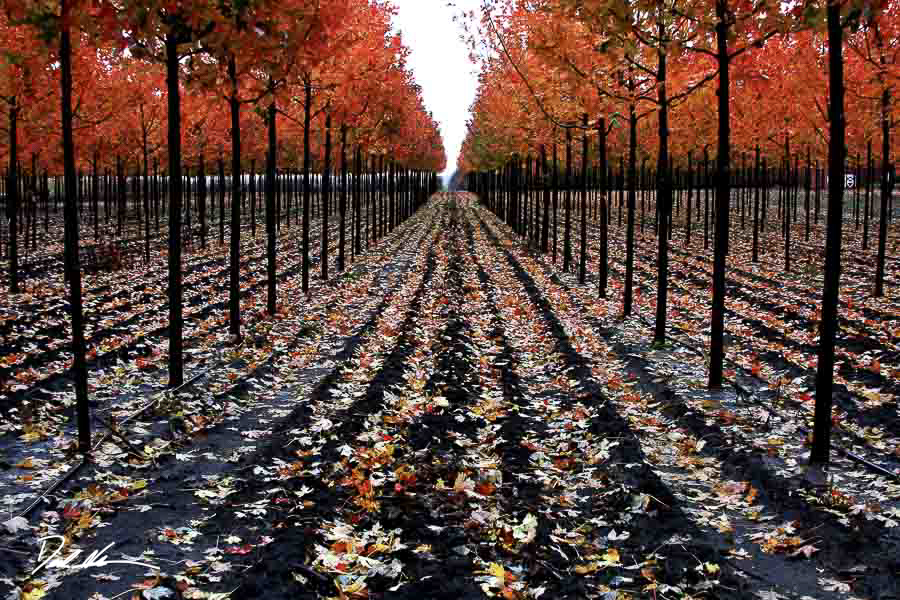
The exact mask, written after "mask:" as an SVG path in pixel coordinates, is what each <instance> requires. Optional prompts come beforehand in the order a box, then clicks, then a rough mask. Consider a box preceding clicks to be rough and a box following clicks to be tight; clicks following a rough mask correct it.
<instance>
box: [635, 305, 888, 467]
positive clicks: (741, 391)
mask: <svg viewBox="0 0 900 600" xmlns="http://www.w3.org/2000/svg"><path fill="white" fill-rule="evenodd" d="M635 316H637V318H638V320H640V321H641V322H642V323H644V325H646V326H648V327H650V328H652V327H653V324H652V323H651V322H650V320H649V319H647V318H646V317H643V316H641V315H635ZM666 339H670V340H672V341H674V342H675V343H677V344H680V345H681V346H683V347H685V348H687V349H688V350H691V351H692V352H694V353H695V354H697V355H699V356H701V357H704V358H705V357H706V353H704V352H703V350H701V349H700V348H697V347H696V346H694V345H693V344H689V343H687V342H685V341H684V340H682V339H681V338H679V337H677V336H674V335H672V334H670V333H667V334H666ZM725 360H726V361H727V362H728V363H729V364H731V366H733V367H734V368H735V369H740V370H742V371H743V370H744V367H743V366H741V365H739V364H738V363H736V362H735V361H734V360H732V359H730V358H728V357H727V356H726V357H725ZM725 381H729V382H730V383H731V385H732V386H733V387H734V389H735V390H736V391H737V392H738V395H739V396H741V397H743V398H745V399H747V400H750V401H752V402H753V403H755V404H757V405H759V406H761V407H762V408H764V409H765V410H766V411H767V412H768V413H769V414H771V415H775V416H781V415H779V414H778V413H777V412H776V411H774V410H772V408H770V407H768V406H766V405H765V403H763V402H761V401H760V400H759V399H758V398H757V397H756V395H755V394H754V393H753V392H752V391H750V390H748V389H747V388H745V387H744V386H742V385H741V384H740V383H738V382H737V381H735V380H731V379H728V378H727V377H726V378H725ZM797 428H798V429H799V430H800V431H801V432H802V433H803V435H805V436H808V435H809V430H808V429H806V427H804V426H803V425H798V426H797ZM831 445H832V447H833V448H834V450H835V452H837V453H838V454H840V455H842V456H845V457H847V458H848V459H850V460H852V461H853V462H855V463H858V464H860V465H863V466H864V467H866V468H868V469H870V470H872V471H874V472H876V473H878V474H879V475H883V476H885V477H889V478H891V479H893V480H894V481H898V482H900V474H897V473H894V472H892V471H889V470H887V469H885V468H884V467H882V466H880V465H876V464H875V463H873V462H871V461H868V460H866V459H865V458H863V457H861V456H859V455H858V454H854V453H853V452H850V451H849V450H847V449H845V448H844V447H842V446H841V445H840V444H838V443H836V442H835V440H832V442H831Z"/></svg>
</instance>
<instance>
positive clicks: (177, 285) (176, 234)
mask: <svg viewBox="0 0 900 600" xmlns="http://www.w3.org/2000/svg"><path fill="white" fill-rule="evenodd" d="M178 64H179V63H178V41H177V39H176V38H175V34H174V33H169V34H168V35H167V36H166V88H167V91H168V112H169V123H168V144H169V174H168V175H169V207H168V208H169V387H170V388H173V387H178V386H180V385H181V384H182V382H183V381H184V362H183V355H182V350H183V339H182V334H183V328H184V324H183V322H182V289H181V96H180V91H179V89H178Z"/></svg>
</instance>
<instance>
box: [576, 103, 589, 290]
mask: <svg viewBox="0 0 900 600" xmlns="http://www.w3.org/2000/svg"><path fill="white" fill-rule="evenodd" d="M587 124H588V116H587V113H585V114H584V115H583V116H582V125H584V131H583V132H582V135H581V261H580V263H579V265H578V283H581V284H583V283H584V279H585V276H586V275H587V194H588V137H587Z"/></svg>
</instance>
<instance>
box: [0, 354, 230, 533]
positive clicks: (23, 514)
mask: <svg viewBox="0 0 900 600" xmlns="http://www.w3.org/2000/svg"><path fill="white" fill-rule="evenodd" d="M222 362H223V361H219V363H217V364H216V365H214V366H212V367H210V368H209V369H207V370H206V371H204V372H202V373H199V374H198V375H195V376H194V377H192V378H191V379H189V380H188V381H186V382H184V383H182V384H181V385H179V386H178V387H175V388H172V389H171V390H165V391H163V392H160V393H159V394H158V397H157V398H154V399H153V400H152V401H150V402H148V403H147V404H146V405H144V406H143V407H142V408H140V409H138V410H137V411H136V412H134V413H133V414H131V415H129V416H127V417H125V419H123V420H122V421H120V424H121V423H126V422H128V421H130V420H131V419H134V418H135V417H137V416H138V415H141V414H143V413H144V412H146V411H147V410H148V409H149V408H151V407H152V406H153V405H154V404H156V403H157V402H158V401H159V398H160V397H162V395H163V394H164V393H165V392H166V391H168V392H171V393H174V392H177V391H178V390H180V389H182V388H183V387H185V386H187V385H190V384H191V383H193V382H195V381H196V380H198V379H199V378H200V377H202V376H203V375H205V374H206V373H209V372H210V371H211V370H212V369H214V368H216V367H218V366H219V365H220V364H221V363H222ZM109 436H110V433H109V432H107V433H104V434H103V436H101V437H100V439H99V440H97V441H96V442H94V444H93V446H92V447H91V450H92V451H93V450H95V449H97V448H98V447H99V446H100V444H102V443H103V442H105V441H106V440H107V438H109ZM90 461H91V456H90V454H87V455H85V456H83V457H82V458H81V461H80V462H79V463H78V464H77V465H74V466H73V467H72V468H71V469H69V471H68V472H67V473H66V474H64V475H62V476H61V477H60V478H59V479H57V480H56V481H55V482H53V484H52V485H51V486H50V487H48V488H47V489H46V490H44V491H43V492H41V494H40V495H39V496H38V497H37V498H35V499H34V501H33V502H32V503H31V504H29V505H28V506H27V507H25V509H24V510H23V511H22V512H20V513H19V514H18V515H16V516H17V517H23V518H24V517H27V516H28V515H29V514H31V512H32V511H33V510H34V509H35V508H37V505H38V504H40V502H41V500H43V499H44V498H46V497H47V496H49V495H50V494H52V493H53V492H54V491H56V489H57V488H59V486H61V485H62V484H63V483H65V482H66V481H68V480H69V479H71V478H72V476H73V475H75V474H76V473H77V472H78V471H80V470H81V468H82V467H84V466H85V465H86V464H88V463H89V462H90Z"/></svg>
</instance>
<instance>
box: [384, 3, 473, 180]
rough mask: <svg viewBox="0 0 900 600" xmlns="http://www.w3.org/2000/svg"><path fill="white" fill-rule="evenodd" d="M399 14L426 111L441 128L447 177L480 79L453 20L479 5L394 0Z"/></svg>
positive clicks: (453, 166)
mask: <svg viewBox="0 0 900 600" xmlns="http://www.w3.org/2000/svg"><path fill="white" fill-rule="evenodd" d="M392 3H393V4H394V5H395V6H396V7H397V9H398V13H397V16H396V17H395V19H394V26H395V27H396V28H397V29H399V30H400V31H402V32H403V43H404V44H405V45H406V47H407V48H409V49H410V57H409V66H410V68H411V69H412V71H413V74H414V75H415V78H416V83H418V84H419V85H420V86H422V96H423V97H424V99H425V107H426V108H427V109H428V110H430V111H431V113H432V115H433V116H434V118H435V120H436V121H437V122H438V124H439V125H440V127H441V135H443V136H444V149H445V150H446V151H447V171H446V172H445V173H444V175H445V176H447V177H449V176H450V175H452V174H453V171H455V170H456V159H457V157H458V156H459V147H460V145H462V141H463V138H465V136H466V121H467V120H468V117H469V107H470V106H471V104H472V100H473V99H474V97H475V88H476V86H477V85H478V79H477V77H476V74H475V65H473V64H472V63H470V62H469V52H468V49H467V48H466V45H465V44H464V43H463V42H462V41H461V40H460V27H459V25H458V24H457V23H454V22H453V21H452V18H453V15H455V14H459V13H460V11H461V10H471V9H475V8H478V6H479V0H454V4H455V5H456V7H455V8H451V7H448V6H447V4H448V0H393V2H392Z"/></svg>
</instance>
